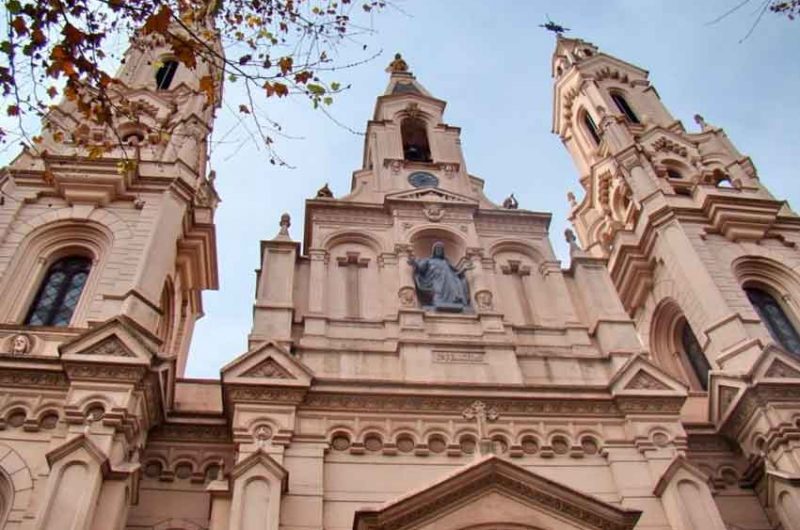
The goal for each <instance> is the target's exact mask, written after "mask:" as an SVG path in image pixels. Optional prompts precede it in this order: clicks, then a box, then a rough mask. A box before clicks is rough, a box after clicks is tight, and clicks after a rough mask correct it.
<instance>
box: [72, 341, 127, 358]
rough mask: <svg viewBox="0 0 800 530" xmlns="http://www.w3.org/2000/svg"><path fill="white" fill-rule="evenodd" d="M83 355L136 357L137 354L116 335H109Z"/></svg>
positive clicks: (82, 353)
mask: <svg viewBox="0 0 800 530" xmlns="http://www.w3.org/2000/svg"><path fill="white" fill-rule="evenodd" d="M81 355H107V356H109V357H136V355H135V354H134V353H133V352H132V351H131V350H130V349H129V348H128V347H127V346H125V345H124V344H123V343H122V341H120V340H119V339H118V338H116V337H113V336H112V337H108V338H105V339H103V340H101V341H100V342H98V343H97V344H96V345H94V346H91V347H89V349H87V350H86V351H83V352H81Z"/></svg>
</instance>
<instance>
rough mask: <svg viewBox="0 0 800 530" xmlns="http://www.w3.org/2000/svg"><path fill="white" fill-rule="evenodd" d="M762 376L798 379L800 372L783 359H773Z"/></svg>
mask: <svg viewBox="0 0 800 530" xmlns="http://www.w3.org/2000/svg"><path fill="white" fill-rule="evenodd" d="M764 377H772V378H776V379H800V372H798V371H797V370H795V369H794V368H792V367H791V366H789V365H788V364H786V363H785V362H783V361H780V360H778V359H775V361H773V363H772V364H771V365H770V367H769V368H767V371H766V372H764Z"/></svg>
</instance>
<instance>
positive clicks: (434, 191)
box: [386, 188, 478, 207]
mask: <svg viewBox="0 0 800 530" xmlns="http://www.w3.org/2000/svg"><path fill="white" fill-rule="evenodd" d="M386 201H387V202H389V201H404V202H422V203H440V204H450V205H454V206H476V207H477V206H478V201H476V200H475V199H471V198H469V197H465V196H463V195H459V194H457V193H453V192H450V191H445V190H443V189H440V188H417V189H414V190H406V191H401V192H397V193H392V194H389V195H387V196H386Z"/></svg>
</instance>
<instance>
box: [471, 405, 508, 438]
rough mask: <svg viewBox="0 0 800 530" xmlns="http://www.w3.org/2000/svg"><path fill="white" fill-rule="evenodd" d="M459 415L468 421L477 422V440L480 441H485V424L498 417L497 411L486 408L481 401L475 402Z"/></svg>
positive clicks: (492, 408)
mask: <svg viewBox="0 0 800 530" xmlns="http://www.w3.org/2000/svg"><path fill="white" fill-rule="evenodd" d="M461 415H462V416H464V418H465V419H468V420H477V422H478V438H479V439H480V440H485V439H486V438H487V436H486V422H489V421H494V420H496V419H497V418H499V417H500V414H498V412H497V409H495V408H494V407H491V408H486V403H484V402H483V401H475V402H474V403H472V405H470V406H469V407H467V408H466V409H464V412H462V413H461Z"/></svg>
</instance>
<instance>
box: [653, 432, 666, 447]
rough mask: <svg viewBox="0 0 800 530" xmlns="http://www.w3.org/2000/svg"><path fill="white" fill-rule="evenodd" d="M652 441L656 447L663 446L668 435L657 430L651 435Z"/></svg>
mask: <svg viewBox="0 0 800 530" xmlns="http://www.w3.org/2000/svg"><path fill="white" fill-rule="evenodd" d="M653 443H654V444H655V445H657V446H658V447H664V446H665V445H667V444H668V443H669V436H667V435H666V434H664V433H663V432H657V433H655V434H654V435H653Z"/></svg>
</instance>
